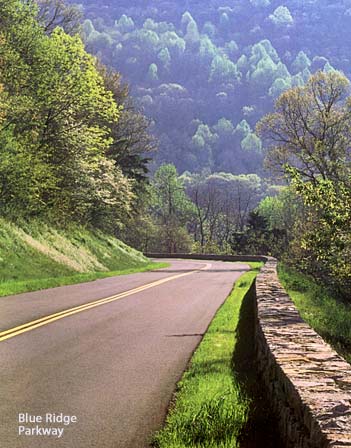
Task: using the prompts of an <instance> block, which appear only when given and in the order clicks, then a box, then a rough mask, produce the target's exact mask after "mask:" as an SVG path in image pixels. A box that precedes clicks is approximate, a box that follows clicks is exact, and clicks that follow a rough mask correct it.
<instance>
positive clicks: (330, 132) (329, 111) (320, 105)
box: [257, 72, 351, 181]
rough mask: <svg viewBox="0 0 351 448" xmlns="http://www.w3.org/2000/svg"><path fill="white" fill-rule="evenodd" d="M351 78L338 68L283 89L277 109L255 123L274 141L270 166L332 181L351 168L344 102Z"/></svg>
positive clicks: (349, 120) (350, 120)
mask: <svg viewBox="0 0 351 448" xmlns="http://www.w3.org/2000/svg"><path fill="white" fill-rule="evenodd" d="M348 86H349V81H348V80H347V78H345V76H344V75H342V74H341V73H339V72H329V73H324V72H317V73H316V74H315V75H313V76H312V77H311V78H310V80H309V81H308V83H307V84H306V85H305V86H302V87H295V88H293V89H290V90H287V91H285V92H284V93H283V94H282V95H281V96H280V97H279V98H278V100H277V101H276V104H275V110H276V111H275V113H273V114H268V115H267V116H266V117H264V118H263V119H262V120H261V121H260V122H259V123H258V125H257V132H258V134H259V135H260V136H262V138H263V139H265V140H266V142H268V143H269V144H270V149H269V152H268V159H267V161H268V164H269V166H270V167H272V168H273V169H275V170H276V171H277V172H282V171H284V170H285V167H287V166H292V167H295V168H296V169H297V172H298V173H299V174H300V175H301V176H303V178H305V179H310V180H312V181H315V180H316V178H317V177H318V176H322V178H323V179H331V180H333V181H337V180H340V179H342V178H344V177H345V172H346V171H347V169H349V167H350V148H351V116H350V112H349V107H350V106H349V104H350V100H348V102H345V96H346V94H347V91H348Z"/></svg>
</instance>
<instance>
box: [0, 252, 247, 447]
mask: <svg viewBox="0 0 351 448" xmlns="http://www.w3.org/2000/svg"><path fill="white" fill-rule="evenodd" d="M163 261H164V260H163ZM169 262H170V264H171V265H170V267H169V268H166V269H161V270H158V271H152V272H144V273H140V274H132V275H126V276H121V277H113V278H108V279H103V280H97V281H95V282H89V283H84V284H81V285H72V286H65V287H59V288H53V289H50V290H46V291H39V292H33V293H26V294H20V295H18V296H11V297H4V298H0V316H1V327H0V341H1V342H0V366H1V367H0V416H1V419H0V441H1V442H0V446H1V447H2V448H22V447H23V448H32V447H33V448H34V447H35V448H51V447H68V448H71V447H74V448H83V447H84V448H93V447H94V448H95V447H96V448H145V447H148V446H149V444H148V440H149V438H150V437H151V435H152V434H153V433H154V432H155V431H156V430H157V429H159V428H160V427H161V425H162V422H163V419H164V417H165V414H166V411H167V406H168V403H169V401H170V399H171V396H172V392H173V390H174V388H175V384H176V382H177V381H178V380H179V378H180V376H181V374H182V372H183V371H184V369H185V368H186V365H187V363H188V360H189V358H190V356H191V354H192V352H193V351H194V349H195V348H196V346H197V345H198V343H199V342H200V340H201V337H202V335H203V333H204V332H205V331H206V328H207V327H208V325H209V323H210V321H211V319H212V318H213V316H214V314H215V312H216V310H217V309H218V307H219V306H220V305H221V304H222V303H223V301H224V300H225V298H226V297H227V296H228V294H229V292H230V290H231V288H232V286H233V283H234V282H235V280H236V279H237V278H238V277H239V276H240V275H241V274H242V273H243V272H244V271H245V270H248V266H247V265H244V264H240V263H229V262H226V263H225V262H218V261H193V260H169ZM105 298H109V299H110V300H108V301H104V302H101V303H100V302H99V303H98V301H101V299H105ZM87 303H89V305H86V304H87ZM92 303H98V304H97V305H94V306H91V304H92ZM72 309H73V310H75V311H74V312H68V311H67V310H72ZM53 315H54V316H55V317H57V319H56V318H55V319H53V318H50V317H48V316H53ZM33 321H35V322H40V325H39V326H35V328H34V325H36V324H30V325H29V326H24V327H22V326H23V325H24V324H27V323H29V322H33ZM32 327H33V328H32ZM13 328H16V329H17V328H20V329H21V331H19V332H18V331H17V333H16V332H15V333H14V332H13V330H11V329H13ZM22 329H23V331H22ZM9 330H10V333H11V337H9V338H8V339H6V338H5V337H4V336H3V340H1V334H2V335H8V334H9V333H7V332H8V331H9ZM64 416H66V417H65V418H64ZM63 419H64V421H63V422H62V420H63ZM19 420H20V421H19ZM29 420H30V421H29ZM34 420H35V421H34ZM62 430H63V431H62Z"/></svg>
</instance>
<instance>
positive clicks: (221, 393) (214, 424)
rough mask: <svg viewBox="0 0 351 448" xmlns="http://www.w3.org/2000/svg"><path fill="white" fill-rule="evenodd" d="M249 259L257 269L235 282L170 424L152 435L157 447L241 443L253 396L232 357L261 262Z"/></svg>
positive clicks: (220, 447) (229, 447) (180, 390)
mask: <svg viewBox="0 0 351 448" xmlns="http://www.w3.org/2000/svg"><path fill="white" fill-rule="evenodd" d="M250 264H251V265H252V267H253V268H256V270H255V271H250V272H247V273H245V274H244V275H243V276H242V277H240V279H239V280H238V281H237V283H236V285H235V287H234V289H233V291H232V293H231V294H230V296H229V297H228V299H227V300H226V302H225V303H224V304H223V305H222V307H221V308H220V309H219V310H218V311H217V313H216V315H215V317H214V319H213V321H212V323H211V324H210V326H209V328H208V331H207V332H206V334H205V336H204V338H203V340H202V342H201V343H200V345H199V347H198V348H197V350H196V351H195V353H194V355H193V357H192V359H191V362H190V365H189V368H188V370H187V371H186V372H185V373H184V375H183V378H182V379H181V381H180V382H179V383H178V385H177V391H176V393H175V396H174V400H173V402H172V404H171V406H170V411H169V414H168V416H167V420H166V425H165V427H164V428H163V429H162V430H161V431H159V432H158V433H157V434H156V435H155V436H154V440H153V445H154V446H155V447H159V448H186V447H189V448H190V447H193V448H200V447H201V448H205V447H206V448H235V447H238V446H239V438H240V435H241V433H242V431H243V429H244V428H245V426H246V424H247V421H248V417H249V409H250V399H249V398H248V396H247V395H246V393H245V391H244V389H243V387H242V386H241V383H240V381H239V380H238V378H237V375H236V374H235V365H234V366H233V359H235V357H234V355H235V352H236V346H237V339H238V334H237V326H238V323H239V318H240V310H241V306H242V302H243V299H244V297H245V295H246V293H247V291H248V290H249V289H250V286H251V284H252V283H253V281H254V278H255V277H256V274H257V269H258V267H259V266H260V265H261V264H260V263H250ZM252 343H253V341H252V340H251V345H253V344H252Z"/></svg>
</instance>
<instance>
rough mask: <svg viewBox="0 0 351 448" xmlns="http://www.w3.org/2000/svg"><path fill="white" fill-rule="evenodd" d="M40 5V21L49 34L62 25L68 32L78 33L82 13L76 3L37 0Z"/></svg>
mask: <svg viewBox="0 0 351 448" xmlns="http://www.w3.org/2000/svg"><path fill="white" fill-rule="evenodd" d="M36 2H37V3H38V5H39V12H38V21H39V23H41V24H42V25H43V27H44V31H45V33H47V34H51V33H52V32H53V31H54V29H55V28H56V27H58V26H59V27H61V28H63V29H64V30H65V32H66V33H67V34H71V35H74V34H77V33H78V32H79V31H80V29H81V26H80V21H81V18H82V13H81V11H80V10H79V9H78V7H77V6H76V5H67V4H66V3H65V1H64V0H36Z"/></svg>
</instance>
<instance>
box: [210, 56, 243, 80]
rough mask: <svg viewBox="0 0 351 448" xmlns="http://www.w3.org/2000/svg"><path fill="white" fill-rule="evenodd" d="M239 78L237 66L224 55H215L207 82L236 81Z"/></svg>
mask: <svg viewBox="0 0 351 448" xmlns="http://www.w3.org/2000/svg"><path fill="white" fill-rule="evenodd" d="M239 79H240V72H239V70H238V68H237V66H236V65H235V64H234V63H233V62H232V61H231V60H230V59H229V58H228V57H226V56H219V55H218V56H215V57H214V58H213V60H212V63H211V68H210V77H209V82H212V83H223V82H227V81H231V82H236V81H238V80H239Z"/></svg>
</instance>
